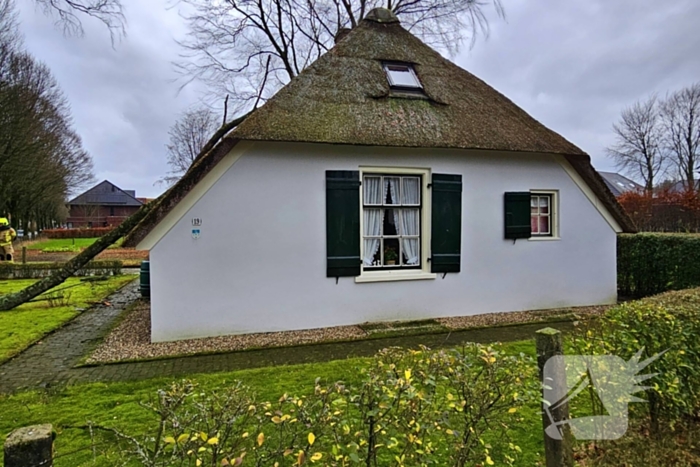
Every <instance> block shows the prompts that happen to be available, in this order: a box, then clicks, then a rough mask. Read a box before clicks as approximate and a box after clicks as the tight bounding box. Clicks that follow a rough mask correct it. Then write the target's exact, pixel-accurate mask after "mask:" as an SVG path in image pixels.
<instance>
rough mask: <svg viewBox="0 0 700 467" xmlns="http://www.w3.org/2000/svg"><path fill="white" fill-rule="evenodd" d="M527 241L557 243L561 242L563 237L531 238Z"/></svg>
mask: <svg viewBox="0 0 700 467" xmlns="http://www.w3.org/2000/svg"><path fill="white" fill-rule="evenodd" d="M527 240H528V241H529V242H555V241H558V240H561V237H544V236H543V237H530V238H528V239H527Z"/></svg>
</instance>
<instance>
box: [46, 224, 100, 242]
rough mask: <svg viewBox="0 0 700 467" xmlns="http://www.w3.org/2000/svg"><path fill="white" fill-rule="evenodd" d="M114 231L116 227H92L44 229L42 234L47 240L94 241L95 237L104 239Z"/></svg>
mask: <svg viewBox="0 0 700 467" xmlns="http://www.w3.org/2000/svg"><path fill="white" fill-rule="evenodd" d="M112 230H114V227H90V228H84V229H44V230H42V231H41V234H42V235H45V236H46V237H47V238H52V239H62V238H69V239H70V238H81V239H92V238H95V237H102V236H103V235H107V234H108V233H109V232H111V231H112Z"/></svg>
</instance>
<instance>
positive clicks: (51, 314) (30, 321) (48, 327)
mask: <svg viewBox="0 0 700 467" xmlns="http://www.w3.org/2000/svg"><path fill="white" fill-rule="evenodd" d="M133 280H134V276H117V277H110V278H109V279H108V280H106V281H100V282H81V281H80V278H78V277H72V278H70V279H68V280H67V281H66V282H64V283H63V284H61V285H59V286H58V287H56V288H55V289H52V290H51V291H49V292H47V293H45V294H44V295H42V296H40V297H39V299H41V298H46V297H47V296H55V295H56V293H57V291H61V289H65V291H63V292H60V293H61V294H63V295H64V299H63V300H58V301H53V302H49V301H37V302H31V303H25V304H24V305H22V306H20V307H18V308H16V309H14V310H11V311H3V312H0V362H4V361H5V360H7V359H9V358H10V357H12V356H13V355H16V354H17V353H19V352H21V351H22V350H24V349H26V348H27V347H29V345H31V344H33V343H34V342H36V341H38V340H39V339H41V338H42V337H43V336H44V335H46V334H47V333H49V332H51V331H53V330H54V329H56V328H58V327H60V326H62V325H63V324H64V323H66V322H67V321H70V320H71V319H73V318H74V317H75V316H76V315H77V314H78V313H79V311H77V310H76V308H87V307H89V306H90V304H91V303H93V302H96V301H99V300H101V299H102V298H104V297H106V296H108V295H110V294H111V293H113V292H114V291H116V290H118V289H120V288H121V287H123V286H124V285H126V284H127V283H129V282H131V281H133ZM34 282H36V280H34V279H27V280H3V281H0V295H2V294H6V293H11V292H16V291H18V290H21V289H23V288H25V287H27V286H29V285H31V284H32V283H34ZM51 305H54V306H53V307H52V306H51Z"/></svg>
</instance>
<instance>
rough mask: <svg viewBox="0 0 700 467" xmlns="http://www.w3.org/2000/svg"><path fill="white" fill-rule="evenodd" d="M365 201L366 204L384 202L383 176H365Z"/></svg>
mask: <svg viewBox="0 0 700 467" xmlns="http://www.w3.org/2000/svg"><path fill="white" fill-rule="evenodd" d="M363 185H364V203H365V204H379V205H381V204H382V195H383V189H382V188H383V187H382V178H381V177H365V179H364V183H363Z"/></svg>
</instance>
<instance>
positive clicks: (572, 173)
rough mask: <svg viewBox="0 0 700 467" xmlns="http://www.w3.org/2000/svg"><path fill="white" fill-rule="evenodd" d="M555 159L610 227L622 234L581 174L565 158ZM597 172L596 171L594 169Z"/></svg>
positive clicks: (557, 157) (615, 221)
mask: <svg viewBox="0 0 700 467" xmlns="http://www.w3.org/2000/svg"><path fill="white" fill-rule="evenodd" d="M554 158H555V159H556V161H557V162H559V164H560V165H561V166H562V168H563V169H564V171H565V172H566V173H567V175H569V177H570V178H571V180H572V181H573V182H574V183H575V184H576V186H578V187H579V189H580V190H581V192H583V194H584V195H586V198H588V200H589V201H590V202H591V204H593V206H594V207H595V208H596V209H597V210H598V212H599V213H600V215H601V216H603V218H604V219H605V220H606V222H607V223H608V224H609V225H610V227H611V228H612V229H613V230H614V231H615V232H616V233H622V232H623V230H622V226H620V224H619V223H618V222H617V220H615V217H614V216H613V215H612V214H611V213H610V211H608V208H606V207H605V205H604V204H603V202H602V201H601V200H600V199H599V198H598V196H597V195H596V194H595V193H594V192H593V190H592V189H591V187H590V186H589V185H588V183H586V181H585V180H584V179H583V178H582V177H581V175H579V173H578V172H577V171H576V169H574V168H573V167H572V166H571V164H569V162H568V161H567V160H566V158H565V157H564V156H560V155H554ZM594 170H595V169H594Z"/></svg>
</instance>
